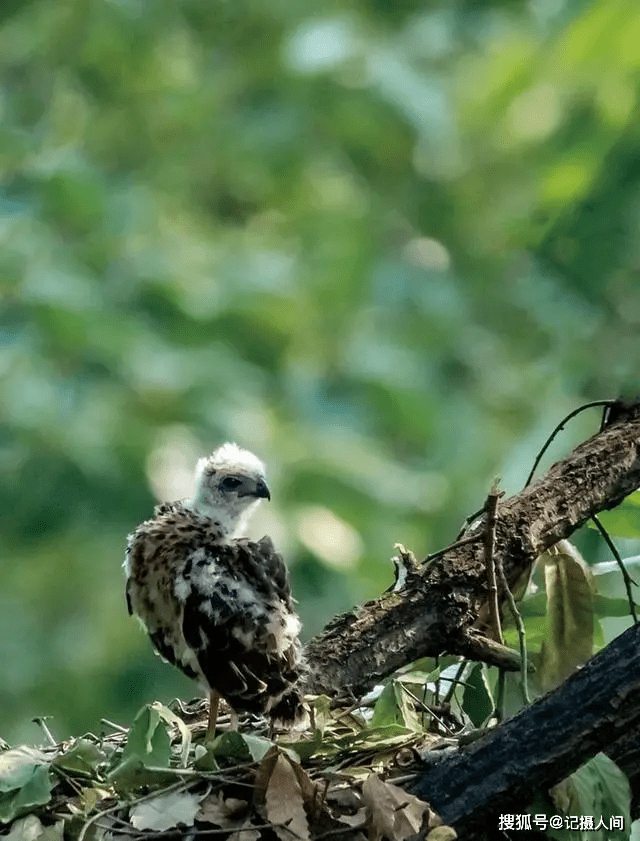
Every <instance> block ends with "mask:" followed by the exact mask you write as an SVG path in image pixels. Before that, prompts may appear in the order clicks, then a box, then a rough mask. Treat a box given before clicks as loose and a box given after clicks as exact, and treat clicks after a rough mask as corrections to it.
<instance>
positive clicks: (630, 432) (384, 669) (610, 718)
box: [307, 406, 640, 837]
mask: <svg viewBox="0 0 640 841" xmlns="http://www.w3.org/2000/svg"><path fill="white" fill-rule="evenodd" d="M639 452H640V409H639V408H638V406H632V407H623V408H622V409H621V410H620V411H618V412H616V419H615V422H613V423H611V424H610V425H609V426H607V427H606V428H605V429H604V430H603V431H602V432H601V433H599V434H597V435H595V436H593V437H592V438H590V439H589V440H588V441H586V442H585V443H583V444H581V445H580V446H579V447H577V448H576V449H575V450H574V451H573V452H572V453H571V454H570V455H569V456H567V457H566V458H564V459H562V460H561V461H559V462H557V463H556V464H554V465H553V466H552V467H551V468H550V469H549V470H548V471H547V472H546V473H545V474H544V476H542V478H541V479H539V480H538V481H537V482H535V483H534V484H532V485H530V486H529V487H527V488H526V489H525V490H523V491H522V492H521V493H519V494H516V495H514V496H512V497H510V498H509V499H506V500H504V501H503V502H502V503H501V505H500V508H499V515H498V522H497V526H496V533H495V555H496V557H497V558H499V559H500V560H501V562H502V564H503V567H504V570H505V573H506V576H507V579H508V581H509V583H510V584H512V585H513V583H514V582H516V581H517V580H518V579H519V578H520V577H521V576H522V575H523V574H525V573H526V571H527V570H528V569H529V568H530V567H531V564H532V563H533V562H534V561H535V559H536V557H537V556H538V555H539V554H540V553H541V552H543V551H544V550H545V549H547V548H549V547H550V546H552V545H553V544H554V543H556V542H557V541H558V540H560V539H562V538H566V537H569V536H570V535H571V534H572V533H573V532H574V531H575V530H576V529H577V528H579V527H580V526H581V525H582V524H583V523H585V522H586V521H587V520H588V519H589V518H590V517H591V516H593V515H594V514H597V513H599V512H600V511H603V510H605V509H609V508H614V507H615V506H616V505H618V504H619V503H620V502H621V501H622V500H623V499H624V497H625V496H627V495H628V494H630V493H632V492H633V491H634V490H637V488H638V487H639V486H640V457H639ZM482 526H483V523H482V522H480V521H476V523H475V524H474V525H473V526H472V528H476V529H478V530H480V531H481V530H482ZM470 533H472V532H471V530H468V531H467V534H470ZM483 553H484V550H483V544H482V541H478V542H475V543H471V544H466V545H463V546H460V547H457V548H452V549H450V550H447V551H446V552H445V553H444V554H443V555H442V556H441V557H440V558H438V559H437V560H435V561H434V562H432V563H430V564H428V565H425V566H422V567H420V566H418V567H417V568H411V569H410V570H408V575H407V581H406V583H405V586H404V587H403V589H402V590H400V591H399V592H392V593H388V594H384V595H383V597H382V598H380V599H378V600H375V601H371V602H368V603H366V604H365V605H363V606H362V607H360V608H358V609H357V610H354V611H353V612H350V613H347V614H345V615H343V616H339V617H337V618H336V619H334V620H333V621H332V622H331V623H330V624H329V625H328V626H327V627H326V628H325V629H324V631H323V632H322V633H321V634H319V635H318V636H317V637H315V638H314V639H313V640H311V642H310V643H309V645H308V647H307V657H308V662H309V665H310V678H309V689H310V691H315V692H325V693H327V694H329V695H331V696H333V697H345V696H346V697H349V696H350V697H353V696H355V697H359V696H360V695H362V694H363V693H365V692H367V691H368V690H369V689H371V688H372V687H373V686H374V685H375V684H376V683H379V682H380V680H381V679H382V678H384V677H386V676H388V675H389V674H391V673H393V672H394V671H395V670H396V669H398V668H399V667H401V666H403V665H405V664H406V663H409V662H412V661H413V660H416V659H418V658H419V657H424V656H435V655H437V654H439V653H443V652H450V653H455V654H461V655H463V656H467V657H472V658H474V659H482V660H485V661H486V662H488V663H492V664H496V665H502V666H503V667H506V668H509V667H513V663H512V664H511V666H509V663H508V662H505V661H504V660H503V662H500V658H501V655H500V652H499V651H496V650H495V649H492V647H491V645H487V644H486V640H485V639H484V638H483V635H482V633H479V631H480V632H481V631H482V628H483V625H484V622H485V619H486V615H487V593H488V589H487V584H486V570H485V565H484V557H483ZM639 642H640V629H639V628H638V627H637V626H636V627H635V628H632V629H630V630H629V631H627V632H626V633H625V634H624V635H622V636H621V637H620V638H619V639H618V640H615V641H614V642H613V643H612V644H611V645H610V646H608V647H607V648H606V649H604V650H603V651H602V652H600V653H599V654H598V655H597V656H596V657H595V658H594V659H593V660H592V661H590V663H589V664H587V666H585V667H584V668H583V669H581V670H580V671H578V672H577V673H576V674H575V675H573V676H572V677H571V678H570V679H569V680H568V681H566V682H565V684H563V685H562V686H561V687H559V688H558V689H557V690H556V691H554V692H553V693H551V694H550V695H548V696H546V697H545V698H543V699H541V700H540V701H538V702H536V703H535V704H534V705H533V706H532V707H530V708H528V709H527V710H524V711H523V712H522V713H520V714H519V715H518V716H516V717H515V718H514V719H512V720H510V721H507V722H506V723H504V724H503V725H501V726H500V727H498V728H496V729H495V730H494V731H492V732H491V733H490V734H488V735H487V736H485V737H484V738H483V739H482V741H481V742H478V743H477V744H475V745H472V746H471V747H468V748H464V749H462V750H460V751H459V752H456V753H455V754H453V755H452V756H449V757H446V758H443V759H442V760H440V761H438V762H437V765H436V766H435V767H434V768H433V769H432V770H428V771H426V772H425V774H424V776H423V777H422V778H421V780H420V782H419V783H418V785H417V788H416V791H417V792H419V793H421V794H422V795H423V796H424V797H425V799H427V800H429V802H431V803H432V805H433V806H434V807H435V808H436V809H438V811H441V813H442V815H443V817H444V818H445V821H446V822H448V823H453V824H454V825H456V826H457V827H458V828H459V829H460V830H461V831H462V833H463V835H462V837H467V834H466V833H469V837H471V834H472V833H473V826H475V825H476V824H477V825H478V826H482V825H483V823H484V827H485V829H486V827H487V823H486V821H487V820H490V819H493V817H495V814H496V810H498V809H499V810H501V811H503V812H506V811H509V807H510V806H513V808H511V811H512V812H516V811H522V808H523V807H524V804H525V801H526V799H527V797H528V795H529V794H530V793H531V792H532V791H534V790H535V789H537V788H548V787H549V786H552V785H554V784H555V783H558V782H559V781H560V780H562V779H563V778H564V777H565V776H566V775H567V774H568V773H570V772H571V771H572V770H574V769H575V768H577V767H578V766H579V765H580V764H582V763H583V762H584V761H586V760H587V759H588V758H590V757H591V756H593V755H594V754H595V753H597V752H599V751H601V750H604V751H605V752H607V753H608V754H609V755H610V756H611V758H613V759H614V760H615V761H616V762H618V764H619V765H620V766H621V767H622V768H623V770H625V771H626V773H627V775H628V776H629V779H630V781H631V785H632V793H633V801H632V815H633V816H634V817H640V657H639V656H638V643H639ZM474 822H476V823H474Z"/></svg>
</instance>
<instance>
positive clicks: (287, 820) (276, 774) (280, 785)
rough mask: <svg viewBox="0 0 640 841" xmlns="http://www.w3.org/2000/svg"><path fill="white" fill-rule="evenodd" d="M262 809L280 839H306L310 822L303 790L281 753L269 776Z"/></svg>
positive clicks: (286, 757) (288, 762)
mask: <svg viewBox="0 0 640 841" xmlns="http://www.w3.org/2000/svg"><path fill="white" fill-rule="evenodd" d="M265 811H266V815H267V819H268V820H269V821H270V822H271V823H272V824H274V827H273V828H274V830H275V832H276V835H277V836H278V838H280V841H293V839H296V838H298V839H303V841H308V839H309V823H308V821H307V814H306V812H305V809H304V800H303V795H302V789H301V786H300V782H299V779H298V775H297V774H296V771H295V770H294V768H293V763H292V762H291V760H290V759H289V757H288V756H286V755H285V754H283V753H279V754H278V756H277V758H276V762H275V764H274V766H273V770H272V772H271V775H270V777H269V782H268V784H267V790H266V793H265ZM283 825H286V826H283Z"/></svg>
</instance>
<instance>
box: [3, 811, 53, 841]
mask: <svg viewBox="0 0 640 841" xmlns="http://www.w3.org/2000/svg"><path fill="white" fill-rule="evenodd" d="M43 832H44V827H43V826H42V824H41V823H40V819H39V818H37V817H36V816H35V815H27V816H26V817H24V818H18V820H17V821H14V822H13V823H12V824H11V829H10V830H9V834H8V835H7V837H6V838H5V841H37V839H38V838H40V836H41V835H42V833H43Z"/></svg>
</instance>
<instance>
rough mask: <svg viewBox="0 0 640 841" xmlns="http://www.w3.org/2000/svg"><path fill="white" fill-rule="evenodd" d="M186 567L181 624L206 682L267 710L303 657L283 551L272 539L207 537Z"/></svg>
mask: <svg viewBox="0 0 640 841" xmlns="http://www.w3.org/2000/svg"><path fill="white" fill-rule="evenodd" d="M185 571H186V572H188V575H189V585H190V587H189V589H188V595H187V596H186V598H185V600H184V609H183V624H182V629H183V633H184V636H185V639H186V641H187V644H188V645H189V646H190V647H191V648H192V650H193V651H194V653H195V655H196V657H197V660H198V665H199V666H200V669H201V670H202V672H203V674H204V676H205V677H206V679H207V682H208V683H209V685H210V686H211V687H212V688H213V689H217V690H218V691H219V692H220V694H221V695H223V696H224V697H226V698H227V699H228V700H229V702H230V704H231V705H232V706H233V707H234V708H235V709H237V710H238V711H248V712H264V711H266V710H268V709H269V708H270V706H271V705H272V704H273V703H274V702H275V701H277V700H278V699H279V698H280V697H281V696H282V695H283V693H285V692H286V690H287V689H288V688H289V687H290V686H291V685H292V684H293V683H295V681H296V680H297V679H298V677H299V674H300V664H301V655H300V646H299V643H298V632H299V629H300V624H299V620H298V617H297V616H296V614H295V612H294V611H293V609H292V606H291V596H290V590H289V584H288V578H287V573H286V568H285V565H284V562H283V560H282V558H281V557H280V556H279V555H278V554H277V553H276V552H275V551H274V549H273V546H272V544H271V541H269V540H268V539H266V540H265V539H263V540H262V541H260V542H259V543H252V542H251V541H246V540H241V541H240V540H239V541H234V542H232V543H230V544H222V545H221V544H217V545H212V544H209V545H208V546H207V547H206V550H205V551H201V552H200V555H199V557H198V560H196V562H195V563H193V564H192V565H190V566H189V565H188V564H187V565H186V567H185ZM185 584H186V582H185ZM183 591H184V592H187V587H186V586H185V587H184V588H183Z"/></svg>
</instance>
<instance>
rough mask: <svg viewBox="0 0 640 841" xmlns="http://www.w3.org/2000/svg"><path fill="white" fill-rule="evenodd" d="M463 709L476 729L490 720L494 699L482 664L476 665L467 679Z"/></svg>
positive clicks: (463, 696)
mask: <svg viewBox="0 0 640 841" xmlns="http://www.w3.org/2000/svg"><path fill="white" fill-rule="evenodd" d="M462 709H463V710H464V711H465V713H466V714H467V715H468V716H469V718H470V719H471V721H472V722H473V724H474V726H475V727H480V726H481V725H482V724H484V722H485V721H486V720H487V719H488V718H489V716H490V715H491V713H492V712H493V709H494V704H493V699H492V697H491V692H490V691H489V685H488V684H487V679H486V677H485V673H484V667H483V664H482V663H476V665H475V666H474V667H473V668H472V669H471V671H470V672H469V676H468V677H467V678H466V679H465V687H464V692H463V693H462Z"/></svg>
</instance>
